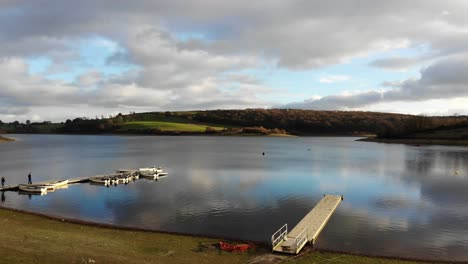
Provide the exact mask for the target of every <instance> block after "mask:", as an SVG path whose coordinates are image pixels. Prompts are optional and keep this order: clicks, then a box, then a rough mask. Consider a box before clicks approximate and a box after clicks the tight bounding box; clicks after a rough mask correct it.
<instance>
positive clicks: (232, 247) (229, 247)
mask: <svg viewBox="0 0 468 264" xmlns="http://www.w3.org/2000/svg"><path fill="white" fill-rule="evenodd" d="M253 247H254V246H253V245H250V244H229V243H226V242H222V241H219V248H220V249H222V250H226V251H230V252H245V251H247V250H248V249H249V248H253Z"/></svg>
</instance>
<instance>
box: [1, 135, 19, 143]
mask: <svg viewBox="0 0 468 264" xmlns="http://www.w3.org/2000/svg"><path fill="white" fill-rule="evenodd" d="M11 141H15V140H14V139H12V138H6V137H2V136H0V142H11Z"/></svg>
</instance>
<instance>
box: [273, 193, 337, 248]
mask: <svg viewBox="0 0 468 264" xmlns="http://www.w3.org/2000/svg"><path fill="white" fill-rule="evenodd" d="M342 200H343V196H339V195H324V197H323V198H322V199H321V200H320V202H319V203H318V204H317V205H316V206H315V207H314V208H313V209H312V210H311V211H310V212H309V213H308V214H307V215H306V216H304V218H302V220H301V221H300V222H299V223H298V224H297V225H296V226H295V227H294V228H293V229H292V230H291V232H288V225H287V224H285V225H284V226H282V227H281V228H280V229H279V230H278V231H277V232H276V233H274V234H273V235H272V236H271V243H272V247H273V251H276V252H282V253H289V254H298V253H299V251H301V249H302V248H303V247H304V246H305V244H306V243H307V242H308V241H309V242H311V243H312V244H314V242H315V240H316V239H317V237H318V236H319V234H320V232H321V231H322V229H323V228H324V227H325V225H326V224H327V222H328V220H329V219H330V217H331V216H332V214H333V212H335V210H336V208H337V207H338V205H339V204H340V202H341V201H342Z"/></svg>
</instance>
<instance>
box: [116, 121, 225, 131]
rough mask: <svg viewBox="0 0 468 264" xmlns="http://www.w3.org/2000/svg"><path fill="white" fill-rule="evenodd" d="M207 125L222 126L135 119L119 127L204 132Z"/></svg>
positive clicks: (218, 127) (215, 127)
mask: <svg viewBox="0 0 468 264" xmlns="http://www.w3.org/2000/svg"><path fill="white" fill-rule="evenodd" d="M207 127H211V128H213V129H215V130H222V129H224V127H220V126H208V125H202V124H190V123H175V122H162V121H135V122H127V123H124V124H123V125H122V127H121V129H130V130H140V129H159V130H161V131H180V132H205V130H206V128H207Z"/></svg>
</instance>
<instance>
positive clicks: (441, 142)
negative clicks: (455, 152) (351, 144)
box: [358, 137, 468, 146]
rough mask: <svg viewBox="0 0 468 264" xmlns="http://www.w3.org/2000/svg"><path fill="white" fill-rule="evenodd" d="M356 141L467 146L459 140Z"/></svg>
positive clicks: (466, 141)
mask: <svg viewBox="0 0 468 264" xmlns="http://www.w3.org/2000/svg"><path fill="white" fill-rule="evenodd" d="M358 141H366V142H377V143H393V144H408V145H445V146H468V140H460V139H422V138H414V139H405V138H391V139H388V138H373V137H369V138H362V139H358Z"/></svg>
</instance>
